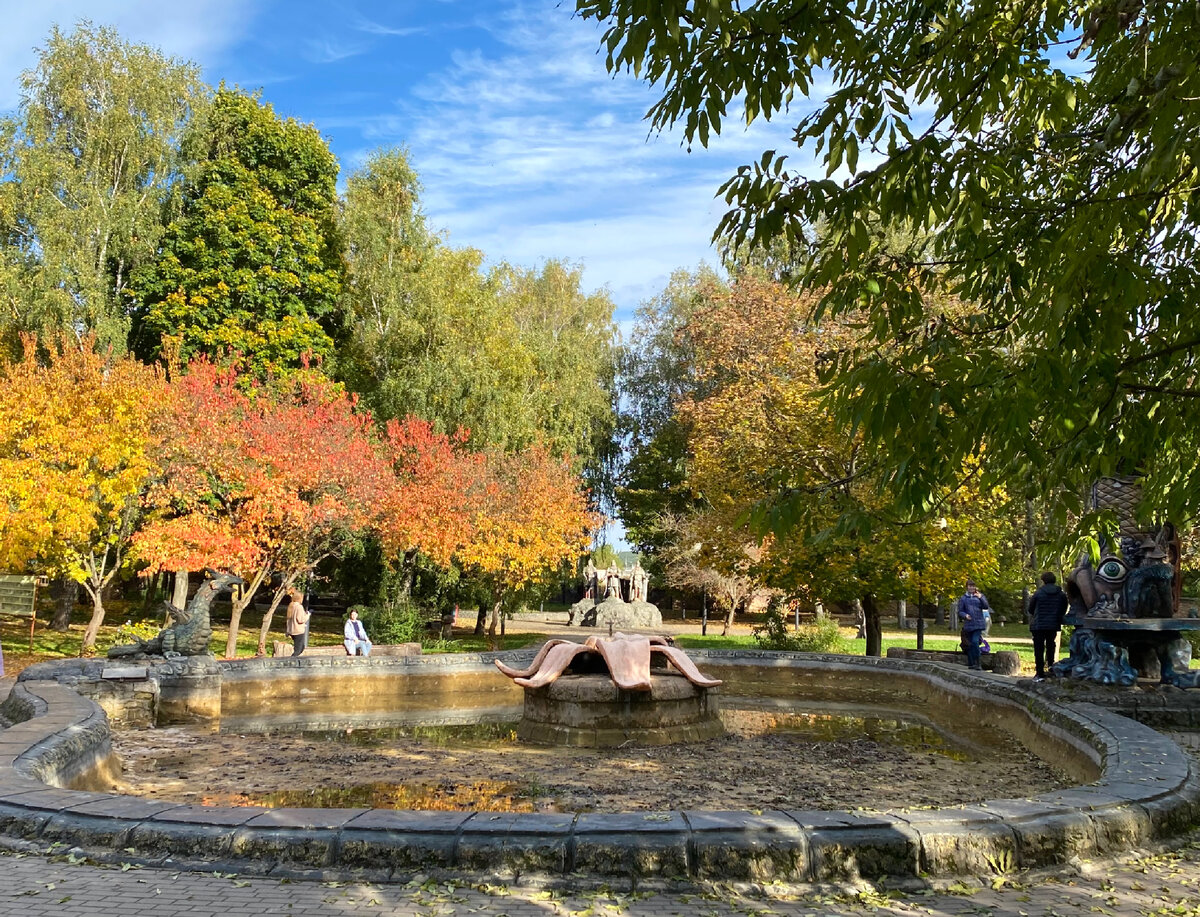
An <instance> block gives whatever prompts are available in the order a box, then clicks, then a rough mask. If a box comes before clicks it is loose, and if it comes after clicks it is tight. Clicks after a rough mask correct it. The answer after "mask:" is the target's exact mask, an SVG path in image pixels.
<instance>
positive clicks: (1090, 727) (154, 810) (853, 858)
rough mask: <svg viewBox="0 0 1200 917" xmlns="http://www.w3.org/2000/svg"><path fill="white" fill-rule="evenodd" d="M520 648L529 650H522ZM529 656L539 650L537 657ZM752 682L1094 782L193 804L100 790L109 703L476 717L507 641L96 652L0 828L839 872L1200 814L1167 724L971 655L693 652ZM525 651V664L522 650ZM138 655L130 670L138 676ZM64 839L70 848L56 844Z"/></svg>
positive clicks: (29, 728)
mask: <svg viewBox="0 0 1200 917" xmlns="http://www.w3.org/2000/svg"><path fill="white" fill-rule="evenodd" d="M511 655H514V654H510V656H511ZM529 655H530V654H525V657H526V658H527V657H528V656H529ZM692 655H693V657H694V658H695V659H696V661H697V662H698V664H699V665H700V666H701V668H702V669H703V670H704V671H705V672H706V673H707V674H710V675H712V676H714V677H718V678H722V679H724V680H725V686H724V687H723V688H722V691H723V693H725V694H726V695H727V696H729V695H732V696H742V697H745V698H761V699H764V700H768V699H770V698H779V699H787V700H797V699H812V700H814V701H827V700H836V701H845V700H853V701H858V702H862V703H866V704H872V705H876V706H879V707H882V708H887V709H895V708H896V707H898V706H902V707H905V708H908V709H912V710H914V711H916V712H917V713H920V712H921V711H923V710H924V711H931V710H936V709H941V710H945V709H952V710H955V711H961V717H962V722H964V723H971V724H974V725H975V726H977V727H978V728H1005V729H1007V730H1009V731H1010V732H1012V733H1013V734H1015V735H1016V736H1017V737H1018V738H1020V739H1021V740H1022V741H1024V742H1026V743H1027V744H1029V745H1030V746H1031V747H1033V748H1035V749H1037V750H1039V752H1040V753H1042V754H1043V755H1044V756H1045V757H1047V758H1049V759H1050V760H1051V761H1052V762H1055V763H1057V764H1058V765H1060V766H1062V767H1063V768H1064V769H1066V770H1067V771H1068V772H1070V773H1072V774H1075V775H1078V777H1077V779H1079V781H1080V784H1081V785H1080V786H1077V787H1074V788H1071V789H1067V790H1062V791H1056V792H1051V793H1044V794H1041V795H1039V796H1035V797H1032V798H1028V799H1009V800H989V801H987V802H984V803H980V804H978V805H973V806H961V807H954V808H947V809H936V810H922V811H898V812H886V813H864V812H831V811H784V810H778V811H761V812H757V811H756V812H753V813H752V812H715V811H685V812H658V813H642V812H638V813H627V814H618V815H601V814H591V813H586V814H578V815H575V814H519V813H518V814H513V813H493V812H486V813H475V812H408V811H392V810H381V809H380V810H374V809H274V810H269V809H262V808H216V807H203V806H187V805H177V804H172V803H169V802H161V801H156V800H148V799H140V798H134V797H128V796H121V795H118V794H113V793H107V792H101V791H97V790H96V788H97V787H99V786H104V785H111V777H112V761H111V748H110V744H109V731H108V729H109V727H108V718H109V717H112V718H113V719H116V720H119V721H123V722H132V723H136V722H144V721H149V722H153V723H157V724H158V725H165V724H166V723H169V722H181V721H193V722H208V723H210V724H212V725H213V726H214V728H215V727H216V726H217V725H218V721H217V719H216V718H215V717H214V714H215V715H216V716H219V725H220V727H221V728H232V729H237V730H239V731H241V730H248V729H254V728H268V727H273V726H279V725H284V726H291V727H299V726H311V725H317V724H324V725H328V726H341V725H350V724H357V725H376V724H380V725H381V724H384V723H395V722H396V721H397V719H396V717H397V714H399V715H400V716H402V717H411V718H412V720H413V721H424V722H429V721H431V720H433V721H437V722H469V721H474V720H478V719H484V718H498V719H503V718H506V717H511V716H512V715H513V714H514V713H515V712H516V711H517V710H518V709H519V707H520V703H521V695H520V689H519V688H516V687H515V686H514V685H513V684H512V683H511V682H510V681H509V680H508V679H507V678H505V677H504V676H502V675H501V674H500V673H499V672H497V671H496V670H495V669H494V668H493V667H492V666H491V661H490V660H491V658H493V657H491V656H489V655H486V654H485V655H475V656H469V657H468V656H452V657H423V658H397V659H378V660H376V659H369V660H361V659H338V658H313V659H306V658H304V657H301V658H300V659H282V660H271V659H257V660H243V661H237V662H232V663H217V662H214V661H212V660H191V661H182V662H180V661H177V662H170V663H160V664H157V665H151V666H146V667H145V671H144V673H140V674H139V672H138V671H137V667H136V666H135V667H120V668H114V667H111V666H109V667H108V669H109V671H108V677H105V668H106V663H104V662H101V661H77V662H69V663H62V664H57V665H54V666H48V665H41V666H36V667H33V668H31V669H29V670H27V671H26V672H25V673H23V675H22V678H21V680H20V681H19V682H18V684H17V685H16V687H15V688H14V689H13V692H12V694H11V695H10V697H9V698H8V700H7V701H6V702H5V704H4V707H3V712H4V714H5V716H7V717H8V719H10V720H20V722H17V723H16V724H15V725H13V726H12V727H11V728H9V729H7V730H4V731H3V732H0V832H3V833H4V834H6V835H8V836H9V837H10V838H15V839H18V840H16V841H11V842H10V843H21V842H25V843H29V844H32V845H36V846H37V847H39V848H45V847H47V846H48V845H51V844H60V845H66V846H67V847H68V848H69V847H72V846H77V847H79V848H81V849H83V850H84V851H86V852H88V853H89V854H91V855H94V856H96V857H98V858H101V859H103V858H106V857H107V858H109V859H113V860H119V861H122V862H142V863H147V864H161V865H167V866H170V867H171V868H176V869H178V868H196V869H206V870H208V869H237V870H239V871H242V872H247V873H264V874H270V875H278V876H280V877H297V876H307V877H320V878H334V877H345V876H348V875H353V876H357V877H363V878H369V879H373V880H380V881H384V880H389V879H391V880H399V879H403V880H407V879H408V878H409V877H410V876H412V875H413V874H417V873H420V874H429V875H437V874H443V873H446V874H453V873H471V874H473V875H476V876H480V875H482V876H487V877H495V878H498V879H500V880H504V881H510V882H511V881H517V880H519V879H520V878H521V877H522V876H526V875H529V874H537V875H540V876H550V877H553V876H559V877H563V878H564V879H565V880H566V881H570V882H572V883H578V882H580V881H583V880H586V879H588V878H596V879H602V880H605V881H612V880H613V879H615V878H617V877H624V878H626V879H628V880H630V881H633V882H637V881H644V880H646V879H657V880H671V879H687V878H690V877H696V878H723V879H764V880H766V879H782V880H801V881H802V880H810V881H824V880H834V879H848V878H858V877H877V876H882V875H910V876H911V875H918V874H954V873H979V872H985V873H986V872H991V871H994V870H996V869H1000V868H1007V867H1009V866H1014V867H1030V866H1039V865H1046V864H1050V863H1054V862H1061V861H1063V860H1065V859H1068V858H1070V857H1072V856H1075V855H1085V856H1086V855H1104V854H1110V853H1116V852H1123V851H1127V850H1129V849H1130V848H1131V847H1134V846H1136V845H1138V844H1140V843H1144V842H1146V841H1149V840H1152V839H1155V838H1161V837H1168V836H1172V835H1176V834H1179V833H1181V832H1182V831H1184V830H1186V829H1187V828H1188V827H1189V826H1191V825H1193V824H1195V823H1196V822H1197V821H1198V820H1200V779H1198V777H1197V774H1196V773H1195V770H1194V765H1193V763H1192V760H1191V759H1190V758H1189V757H1188V756H1187V755H1186V754H1184V753H1183V752H1182V751H1181V750H1180V749H1179V748H1178V746H1176V745H1175V744H1174V743H1173V742H1171V741H1170V740H1169V739H1167V738H1166V737H1164V736H1162V735H1160V734H1159V733H1157V732H1154V731H1153V730H1151V729H1149V728H1147V727H1145V726H1142V725H1140V724H1138V723H1136V722H1134V721H1133V720H1130V719H1127V718H1125V717H1122V716H1118V715H1116V714H1113V713H1109V712H1107V711H1105V710H1103V709H1101V708H1099V707H1097V706H1094V705H1092V704H1055V703H1052V702H1050V701H1048V700H1046V699H1044V698H1042V697H1039V696H1037V695H1035V694H1032V693H1030V692H1028V691H1025V690H1023V689H1021V688H1020V687H1018V686H1017V685H1016V684H1015V683H1014V682H1012V681H1010V680H1008V679H1005V678H1002V677H996V676H989V675H980V674H977V673H972V672H968V671H965V670H963V669H962V668H961V667H955V666H939V665H936V664H928V663H914V662H904V661H899V660H888V659H863V658H851V657H841V656H818V655H809V654H777V653H759V652H708V653H703V652H696V653H693V654H692ZM520 658H522V657H521V656H520V655H519V654H517V655H516V656H515V660H514V661H512V664H514V665H516V664H518V663H519V660H520ZM122 673H123V674H122ZM60 849H61V848H60Z"/></svg>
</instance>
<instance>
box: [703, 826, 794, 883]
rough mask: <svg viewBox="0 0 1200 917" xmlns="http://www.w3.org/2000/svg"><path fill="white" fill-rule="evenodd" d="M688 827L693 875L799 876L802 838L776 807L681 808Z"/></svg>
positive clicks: (751, 878) (768, 879)
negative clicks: (736, 809) (765, 809)
mask: <svg viewBox="0 0 1200 917" xmlns="http://www.w3.org/2000/svg"><path fill="white" fill-rule="evenodd" d="M683 817H684V818H685V819H686V820H687V823H688V825H689V826H690V827H691V829H692V840H691V848H692V856H691V862H692V870H693V873H694V874H695V875H696V876H697V877H699V878H708V879H740V880H748V881H761V882H771V881H802V880H804V879H806V878H807V877H808V839H807V836H806V835H805V833H804V830H803V829H802V828H801V827H800V826H799V825H798V824H796V822H795V821H794V820H793V819H791V818H789V817H788V816H787V815H785V814H784V813H782V812H764V813H762V814H756V813H752V812H690V811H689V812H684V813H683Z"/></svg>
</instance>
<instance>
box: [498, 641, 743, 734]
mask: <svg viewBox="0 0 1200 917" xmlns="http://www.w3.org/2000/svg"><path fill="white" fill-rule="evenodd" d="M496 668H498V669H499V670H500V671H501V672H503V673H504V674H505V675H507V676H508V677H509V678H511V679H513V681H514V682H515V683H516V684H518V685H520V686H521V687H522V688H524V689H525V705H524V710H523V713H522V716H521V722H520V724H519V725H518V726H517V737H518V738H520V739H521V740H523V741H526V742H533V743H536V744H542V745H568V746H576V747H588V748H607V747H613V746H617V745H625V744H630V743H632V744H640V745H670V744H674V743H677V742H698V741H702V740H704V739H710V738H713V737H715V736H719V735H721V734H723V733H724V731H725V730H724V726H722V724H721V719H720V715H719V713H720V708H719V702H718V699H717V692H716V690H715V689H716V688H717V686H719V685H720V684H721V682H720V680H718V679H715V678H708V677H707V676H705V675H704V674H702V673H701V672H700V670H699V669H698V668H696V664H695V663H694V662H692V660H691V659H689V658H688V657H687V655H686V654H685V653H684V652H683V651H682V650H680V649H679V648H678V647H675V646H673V645H672V644H671V640H670V638H669V637H644V636H639V635H636V634H620V633H618V634H614V635H613V636H611V637H589V638H588V639H587V640H586V641H585V642H583V643H575V642H574V641H571V640H549V641H547V642H546V643H545V644H543V645H542V647H541V649H540V650H538V653H537V656H536V657H535V658H534V660H533V663H532V664H531V665H530V666H529V667H528V668H526V669H514V668H511V667H510V666H507V665H505V664H504V663H502V662H501V661H500V660H498V659H497V660H496Z"/></svg>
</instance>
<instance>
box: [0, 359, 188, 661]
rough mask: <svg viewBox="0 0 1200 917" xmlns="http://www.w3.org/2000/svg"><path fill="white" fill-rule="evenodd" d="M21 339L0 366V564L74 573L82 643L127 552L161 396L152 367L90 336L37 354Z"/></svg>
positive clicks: (150, 461)
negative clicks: (84, 597) (117, 354)
mask: <svg viewBox="0 0 1200 917" xmlns="http://www.w3.org/2000/svg"><path fill="white" fill-rule="evenodd" d="M23 346H24V351H25V354H24V359H22V360H21V361H19V362H15V363H10V364H7V365H3V366H0V566H2V567H3V568H5V569H10V570H19V569H28V568H36V569H42V570H45V571H47V572H53V573H66V574H67V575H68V576H70V577H71V578H72V579H74V580H76V581H77V582H79V583H80V584H81V585H82V586H83V588H84V589H85V590H86V591H87V593H88V595H89V596H90V597H91V599H92V617H91V620H90V621H89V622H88V626H87V629H86V630H85V631H84V635H83V648H84V650H85V652H87V651H91V650H92V649H94V647H95V645H96V635H97V633H98V632H99V629H100V625H101V624H102V623H103V622H104V601H103V593H104V590H105V589H106V588H107V587H108V585H109V584H110V583H111V582H112V581H113V579H114V578H115V577H116V575H117V573H118V572H119V571H120V570H121V568H122V566H123V565H124V564H125V563H126V562H127V561H128V560H129V558H130V555H129V547H130V543H131V541H130V539H131V536H132V534H133V531H134V527H135V525H136V524H137V521H138V517H139V512H140V505H139V501H140V496H141V494H142V492H143V490H144V489H145V487H146V486H147V483H148V481H149V479H150V477H151V475H152V474H153V473H154V471H155V467H156V466H155V458H154V455H153V452H154V447H155V445H156V443H157V442H158V440H159V437H160V435H161V429H160V427H159V424H158V423H157V419H158V417H159V416H160V415H161V412H162V408H163V406H164V405H165V404H166V402H167V399H166V398H165V393H164V386H163V384H162V381H161V379H160V377H159V375H158V373H157V372H156V371H155V370H153V369H151V368H150V367H147V366H144V365H142V364H141V363H138V362H137V361H135V360H132V359H129V358H121V359H117V358H113V357H112V356H111V355H109V354H101V353H97V352H96V350H95V348H94V347H93V342H92V341H91V340H90V339H84V340H83V341H80V342H78V343H71V344H67V343H63V344H61V345H58V346H55V347H53V348H52V349H51V350H50V352H49V354H48V359H47V361H46V362H45V363H43V362H41V361H40V360H39V359H38V355H37V350H36V344H35V343H34V341H33V339H32V338H26V339H24V341H23Z"/></svg>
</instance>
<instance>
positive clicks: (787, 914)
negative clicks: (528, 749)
mask: <svg viewBox="0 0 1200 917" xmlns="http://www.w3.org/2000/svg"><path fill="white" fill-rule="evenodd" d="M0 876H3V877H4V881H3V883H0V917H258V915H290V917H340V915H348V914H356V915H381V917H383V915H402V917H451V915H455V917H457V915H467V914H480V915H489V917H758V915H763V917H766V915H780V917H840V915H859V914H879V915H885V917H886V915H935V917H936V915H946V917H951V915H954V917H958V915H973V914H993V915H997V917H1047V915H1055V917H1069V915H1075V914H1079V915H1091V914H1100V915H1121V917H1124V915H1144V917H1151V915H1154V917H1158V915H1162V917H1167V915H1173V917H1189V915H1190V917H1197V915H1200V831H1197V832H1196V833H1194V834H1192V835H1191V836H1189V837H1187V838H1185V839H1183V840H1182V841H1181V842H1180V843H1179V844H1177V845H1176V846H1175V849H1173V850H1171V851H1165V852H1155V853H1149V852H1143V853H1138V854H1133V855H1130V856H1128V857H1125V858H1123V859H1121V860H1119V861H1089V862H1077V863H1075V864H1073V865H1071V866H1067V867H1064V868H1062V869H1058V870H1047V871H1040V872H1036V873H1024V874H1016V875H1012V876H1007V877H1002V878H995V879H992V880H989V881H986V882H983V883H982V884H981V882H980V881H978V880H972V879H966V880H952V881H941V882H938V883H936V884H935V885H934V886H933V887H930V888H915V887H907V888H906V889H905V890H892V891H882V892H881V891H878V890H874V889H866V888H863V889H861V890H856V889H854V888H849V887H847V888H833V887H828V888H812V887H786V888H785V887H766V888H757V889H749V888H733V887H726V886H721V885H712V884H709V885H698V886H695V887H691V888H689V889H687V890H686V891H680V890H672V891H664V890H653V889H648V890H643V891H638V892H635V893H630V892H629V891H628V890H625V891H622V892H612V891H608V890H593V891H586V892H584V891H579V892H562V891H557V890H539V889H536V888H506V887H503V886H472V885H470V884H461V885H460V884H456V883H439V882H433V881H425V880H422V879H421V878H420V877H418V878H417V879H415V880H414V881H412V882H410V883H409V884H407V885H374V884H357V883H345V882H325V883H322V882H309V881H299V880H280V879H270V878H256V877H242V876H238V875H236V874H233V873H215V874H214V873H186V872H175V871H171V870H164V869H150V868H146V869H139V868H130V867H122V866H120V865H112V866H95V865H88V864H85V863H82V862H71V858H69V857H58V858H54V859H48V858H47V857H45V856H40V855H20V854H15V853H13V852H11V851H0ZM917 881H918V880H913V882H914V883H916V882H917Z"/></svg>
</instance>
